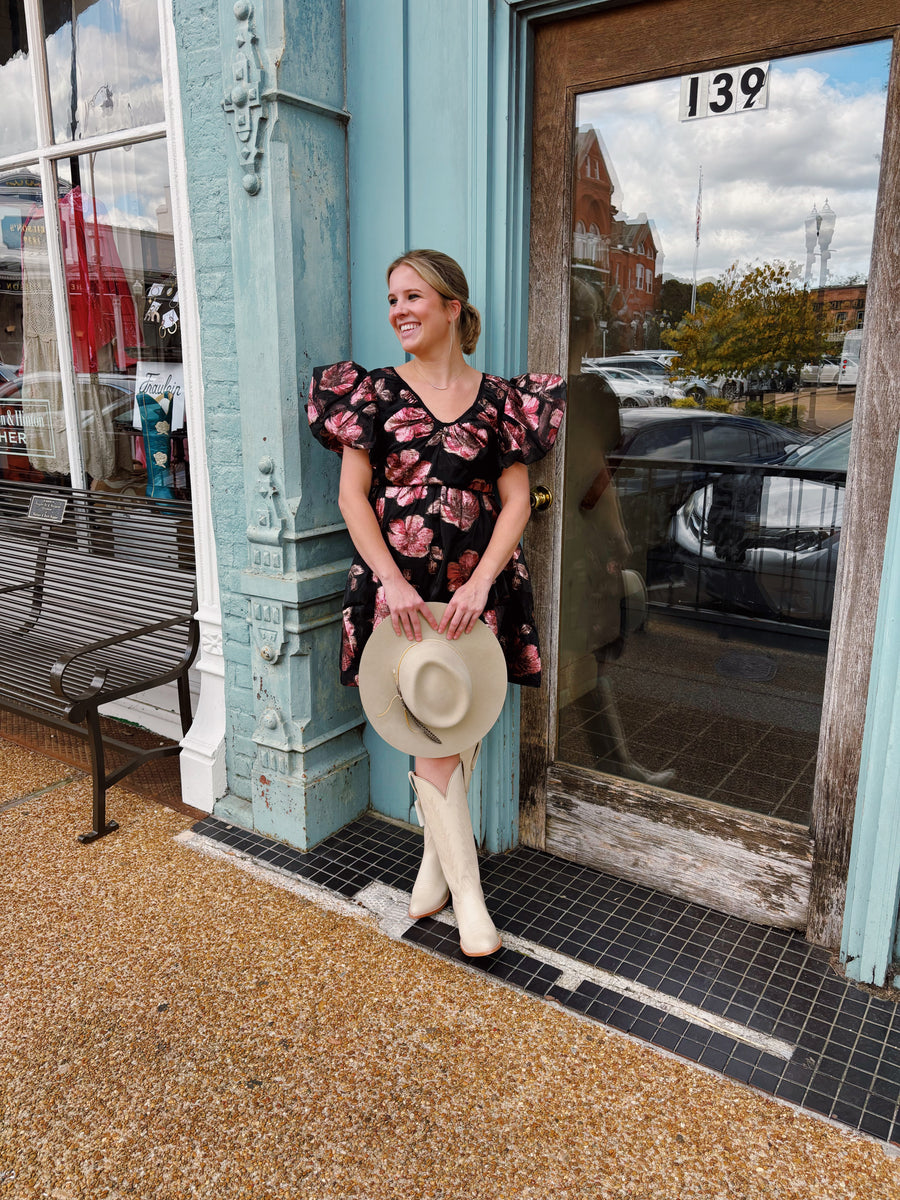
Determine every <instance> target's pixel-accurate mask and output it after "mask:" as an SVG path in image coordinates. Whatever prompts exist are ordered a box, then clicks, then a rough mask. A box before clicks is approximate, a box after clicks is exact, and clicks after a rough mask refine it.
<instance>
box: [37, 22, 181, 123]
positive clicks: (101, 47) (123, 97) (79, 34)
mask: <svg viewBox="0 0 900 1200" xmlns="http://www.w3.org/2000/svg"><path fill="white" fill-rule="evenodd" d="M43 9H44V25H45V32H46V37H47V65H48V68H49V72H50V88H51V102H52V109H53V132H54V137H55V138H56V140H57V141H70V140H72V139H75V138H84V137H94V136H96V135H97V134H103V133H113V132H115V131H117V130H121V129H133V128H136V127H137V126H140V125H150V124H153V123H154V122H156V121H162V120H163V119H164V113H163V95H162V67H161V58H160V47H159V25H158V20H157V9H156V5H155V4H152V3H148V2H147V0H44V2H43Z"/></svg>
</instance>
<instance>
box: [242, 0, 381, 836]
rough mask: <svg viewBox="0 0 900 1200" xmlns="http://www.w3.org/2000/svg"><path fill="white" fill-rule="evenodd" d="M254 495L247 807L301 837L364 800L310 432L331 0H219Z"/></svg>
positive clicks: (334, 316)
mask: <svg viewBox="0 0 900 1200" xmlns="http://www.w3.org/2000/svg"><path fill="white" fill-rule="evenodd" d="M219 12H220V26H221V42H222V46H223V47H224V48H225V60H226V61H225V63H224V84H225V89H224V99H223V108H224V112H225V114H226V116H227V119H228V121H229V123H230V125H231V129H232V133H233V140H232V145H231V153H232V162H231V164H230V169H229V175H228V179H229V184H228V190H229V195H228V202H229V207H230V213H231V235H232V247H233V249H232V256H233V267H234V322H235V347H236V351H237V362H238V389H239V393H240V418H241V445H242V456H243V479H244V495H245V503H246V559H245V565H244V568H243V570H242V571H241V573H240V583H239V587H240V591H241V592H242V593H243V595H244V597H245V598H246V600H245V603H246V619H247V622H248V625H249V633H250V639H249V641H250V654H249V671H250V673H251V674H252V682H253V690H252V704H253V714H252V716H253V733H252V747H253V749H252V752H251V754H252V761H251V765H250V782H251V799H252V810H253V824H254V827H255V828H256V829H258V830H259V831H260V832H262V833H266V834H268V835H270V836H273V837H276V838H281V839H284V840H285V841H288V842H290V843H292V844H293V845H295V846H298V847H300V848H302V849H306V848H308V847H310V846H312V845H314V844H315V843H316V842H318V841H320V840H321V839H322V838H323V837H325V836H327V835H328V834H329V833H331V832H333V831H334V830H335V829H338V828H339V827H340V826H342V825H344V824H346V823H347V822H348V821H349V820H352V819H353V818H354V817H355V816H357V815H358V814H359V813H361V812H362V811H363V810H364V809H365V808H366V806H367V803H368V782H369V781H368V758H367V755H366V752H365V749H364V746H363V744H362V716H361V712H360V709H359V704H358V700H357V698H356V695H355V694H354V693H352V692H350V691H348V689H345V688H342V687H340V685H339V683H338V677H337V662H338V641H339V632H340V598H341V594H342V592H343V587H344V581H345V578H346V572H347V566H348V563H349V555H350V543H349V539H348V536H347V533H346V530H345V528H344V525H343V523H342V522H341V521H340V518H339V515H338V512H337V506H336V498H337V466H338V463H337V459H334V461H333V462H331V461H328V462H324V461H323V459H322V457H321V456H320V453H319V448H318V447H315V446H314V445H313V442H312V438H311V437H310V435H309V432H308V428H307V424H306V419H305V415H304V411H305V410H304V405H305V395H304V393H305V388H306V385H307V384H308V381H309V377H310V374H311V368H312V366H313V365H315V364H316V363H320V362H329V361H333V360H335V359H338V358H341V357H344V356H346V354H347V351H348V349H349V347H348V334H349V291H348V288H349V283H348V262H347V181H346V124H347V120H348V116H347V113H346V111H345V107H344V95H343V77H344V64H343V36H344V31H343V8H342V4H341V2H340V0H254V2H253V3H250V0H238V3H232V2H229V0H220V9H219Z"/></svg>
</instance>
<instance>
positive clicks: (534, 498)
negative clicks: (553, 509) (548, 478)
mask: <svg viewBox="0 0 900 1200" xmlns="http://www.w3.org/2000/svg"><path fill="white" fill-rule="evenodd" d="M552 503H553V493H552V492H551V491H550V489H549V488H548V487H544V485H543V484H542V483H539V484H537V485H536V486H535V487H533V488H532V489H531V507H532V508H533V509H534V511H535V512H543V511H544V509H545V508H549V507H550V505H551V504H552Z"/></svg>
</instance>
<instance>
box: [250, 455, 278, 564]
mask: <svg viewBox="0 0 900 1200" xmlns="http://www.w3.org/2000/svg"><path fill="white" fill-rule="evenodd" d="M256 490H257V492H258V493H259V495H260V497H261V503H260V502H257V505H256V513H255V516H256V521H255V523H253V524H251V525H250V526H249V528H248V529H247V540H248V541H249V543H250V569H251V570H252V571H262V572H264V573H265V574H267V575H280V574H281V573H282V572H283V571H284V568H285V562H284V531H285V527H286V525H287V521H288V517H287V512H286V508H285V504H284V501H283V500H282V498H281V492H280V489H279V487H278V483H277V481H276V479H275V461H274V459H271V458H269V457H268V456H267V457H265V458H261V459H260V461H259V480H258V482H257V485H256Z"/></svg>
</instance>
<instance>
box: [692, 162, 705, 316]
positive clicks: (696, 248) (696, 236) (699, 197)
mask: <svg viewBox="0 0 900 1200" xmlns="http://www.w3.org/2000/svg"><path fill="white" fill-rule="evenodd" d="M702 209H703V167H702V166H701V167H700V178H699V181H698V183H697V228H696V231H695V233H694V286H693V287H692V288H691V316H693V315H694V313H695V311H696V309H697V258H698V256H699V254H700V214H701V211H702Z"/></svg>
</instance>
